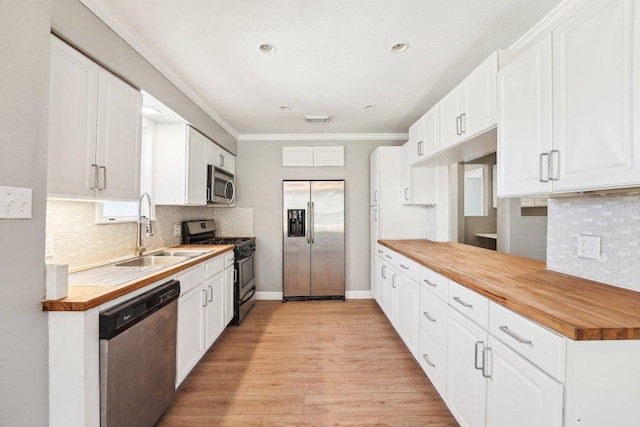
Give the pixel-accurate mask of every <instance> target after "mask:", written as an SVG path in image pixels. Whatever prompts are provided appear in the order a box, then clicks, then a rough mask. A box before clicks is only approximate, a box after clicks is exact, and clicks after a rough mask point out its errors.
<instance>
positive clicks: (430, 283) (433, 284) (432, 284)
mask: <svg viewBox="0 0 640 427" xmlns="http://www.w3.org/2000/svg"><path fill="white" fill-rule="evenodd" d="M423 282H424V283H426V284H427V285H429V286H433V287H434V288H437V287H438V285H436V284H435V283H433V282H430V281H429V280H427V279H424V280H423Z"/></svg>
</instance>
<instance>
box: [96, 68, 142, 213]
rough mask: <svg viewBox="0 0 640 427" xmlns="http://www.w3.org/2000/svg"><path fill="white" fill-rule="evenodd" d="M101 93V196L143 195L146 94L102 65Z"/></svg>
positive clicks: (98, 151)
mask: <svg viewBox="0 0 640 427" xmlns="http://www.w3.org/2000/svg"><path fill="white" fill-rule="evenodd" d="M99 86H100V92H99V95H98V139H97V141H98V142H97V149H96V163H97V164H98V167H99V171H98V192H97V194H96V195H97V197H99V198H103V199H124V200H136V201H137V200H138V199H139V198H140V148H141V146H142V135H141V129H142V112H141V107H142V94H141V93H140V91H138V90H136V89H134V88H133V87H131V86H129V84H127V83H126V82H124V81H123V80H121V79H120V78H118V77H116V76H114V75H113V74H111V73H110V72H108V71H106V70H103V69H100V84H99Z"/></svg>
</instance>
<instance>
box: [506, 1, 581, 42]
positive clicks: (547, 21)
mask: <svg viewBox="0 0 640 427" xmlns="http://www.w3.org/2000/svg"><path fill="white" fill-rule="evenodd" d="M587 1H589V0H565V1H563V2H562V3H560V4H559V5H558V6H556V8H555V9H553V10H552V11H551V12H549V13H548V14H547V16H545V17H544V18H542V20H540V21H539V22H538V23H537V24H536V25H534V26H533V27H531V29H530V30H529V31H527V32H526V33H525V34H524V35H523V36H522V37H520V38H519V39H518V40H517V41H516V42H515V43H514V44H512V45H511V48H510V49H522V50H524V49H526V48H528V47H529V46H531V45H532V44H534V43H535V42H536V41H538V40H539V39H540V38H542V37H544V36H546V35H547V34H548V33H549V32H550V31H551V30H553V29H554V28H555V27H557V26H558V24H560V23H561V22H562V21H564V20H565V19H566V18H567V17H569V16H570V15H571V14H573V12H575V11H576V10H577V9H579V8H580V7H582V6H583V5H584V4H585V3H586V2H587Z"/></svg>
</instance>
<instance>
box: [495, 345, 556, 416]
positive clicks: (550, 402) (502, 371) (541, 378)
mask: <svg viewBox="0 0 640 427" xmlns="http://www.w3.org/2000/svg"><path fill="white" fill-rule="evenodd" d="M489 347H490V348H491V350H490V357H489V362H488V363H489V366H490V368H489V373H490V378H489V379H488V382H487V425H488V426H492V427H513V426H518V427H539V426H545V427H561V426H562V405H563V398H562V395H563V385H562V384H561V383H559V382H557V381H555V380H554V379H552V378H551V377H550V376H548V375H547V374H545V373H544V372H542V371H541V370H540V369H538V368H537V367H535V366H534V365H532V364H531V363H530V362H529V361H527V360H525V359H524V358H523V357H522V356H520V355H518V354H517V353H516V352H514V351H513V350H511V349H510V348H508V347H507V346H505V345H504V344H502V343H501V342H500V341H498V340H497V339H495V338H493V337H491V336H489Z"/></svg>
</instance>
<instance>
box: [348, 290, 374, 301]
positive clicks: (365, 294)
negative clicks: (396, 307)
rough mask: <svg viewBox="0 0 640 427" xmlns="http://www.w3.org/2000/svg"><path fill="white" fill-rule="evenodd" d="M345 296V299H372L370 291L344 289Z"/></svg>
mask: <svg viewBox="0 0 640 427" xmlns="http://www.w3.org/2000/svg"><path fill="white" fill-rule="evenodd" d="M344 296H345V298H347V299H372V298H373V295H371V291H346V292H345V295H344Z"/></svg>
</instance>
